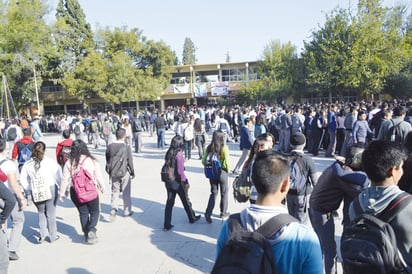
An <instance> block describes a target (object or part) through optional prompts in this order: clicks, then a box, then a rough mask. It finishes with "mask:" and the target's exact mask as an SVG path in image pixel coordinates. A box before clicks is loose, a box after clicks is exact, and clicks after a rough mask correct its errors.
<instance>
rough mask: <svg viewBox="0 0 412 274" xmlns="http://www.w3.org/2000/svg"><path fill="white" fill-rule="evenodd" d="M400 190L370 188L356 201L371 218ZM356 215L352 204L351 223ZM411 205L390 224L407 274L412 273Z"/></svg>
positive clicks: (382, 187)
mask: <svg viewBox="0 0 412 274" xmlns="http://www.w3.org/2000/svg"><path fill="white" fill-rule="evenodd" d="M401 192H403V191H402V190H400V189H399V187H398V186H395V185H393V186H371V187H368V188H367V189H365V190H364V191H363V192H362V193H361V194H359V196H358V197H357V199H358V200H359V203H360V206H361V209H362V211H363V212H364V213H367V214H371V215H373V216H376V215H378V214H379V213H380V212H382V211H383V210H384V209H385V208H386V207H387V206H388V205H389V203H390V202H391V201H392V200H393V199H394V198H395V197H396V196H398V195H399V194H400V193H401ZM355 217H356V214H355V210H354V209H353V203H352V204H351V205H350V207H349V218H350V220H351V221H352V220H353V219H355ZM411 219H412V205H409V206H407V207H406V208H404V209H403V210H402V211H400V212H399V213H398V215H397V216H396V217H395V218H394V219H393V220H392V221H391V222H390V225H391V226H392V228H393V230H394V232H395V235H396V242H397V245H398V249H399V251H400V252H401V254H402V256H403V259H404V260H405V262H406V264H407V267H408V273H411V271H412V226H411Z"/></svg>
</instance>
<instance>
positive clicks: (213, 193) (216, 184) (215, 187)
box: [205, 170, 229, 216]
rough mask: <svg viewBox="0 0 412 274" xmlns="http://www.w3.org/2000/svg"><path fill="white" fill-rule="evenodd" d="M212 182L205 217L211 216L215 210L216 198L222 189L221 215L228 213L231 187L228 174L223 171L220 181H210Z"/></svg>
mask: <svg viewBox="0 0 412 274" xmlns="http://www.w3.org/2000/svg"><path fill="white" fill-rule="evenodd" d="M209 182H210V196H209V201H208V203H207V207H206V212H205V215H208V216H211V215H212V213H213V209H214V208H215V203H216V198H217V195H218V192H219V188H220V214H225V213H227V212H228V211H227V208H228V204H229V192H228V190H229V185H228V174H227V172H226V171H225V170H222V173H221V174H220V178H219V179H218V180H209Z"/></svg>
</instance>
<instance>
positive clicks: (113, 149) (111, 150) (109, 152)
mask: <svg viewBox="0 0 412 274" xmlns="http://www.w3.org/2000/svg"><path fill="white" fill-rule="evenodd" d="M123 146H126V154H125V155H123V157H125V159H126V160H127V171H128V172H129V174H130V175H131V176H134V167H133V156H132V151H131V150H130V147H128V146H127V145H126V144H125V143H124V141H115V142H113V143H111V144H110V145H109V146H108V147H107V149H106V166H107V165H108V164H109V163H110V162H111V160H112V158H113V157H114V156H115V155H116V153H117V152H118V151H119V150H120V149H121V148H122V147H123Z"/></svg>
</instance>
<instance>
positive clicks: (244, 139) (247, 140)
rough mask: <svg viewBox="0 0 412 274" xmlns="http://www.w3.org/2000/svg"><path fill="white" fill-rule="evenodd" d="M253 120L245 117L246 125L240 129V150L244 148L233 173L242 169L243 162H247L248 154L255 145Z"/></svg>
mask: <svg viewBox="0 0 412 274" xmlns="http://www.w3.org/2000/svg"><path fill="white" fill-rule="evenodd" d="M251 126H252V122H251V121H250V119H249V118H245V120H244V125H243V126H242V128H241V129H240V144H239V146H240V150H242V155H241V156H240V158H239V160H238V161H237V163H236V166H235V168H234V169H233V171H232V173H234V174H236V173H238V170H240V169H241V167H242V165H243V163H244V162H245V160H246V158H247V156H248V155H249V152H250V149H251V148H252V145H253V135H252V131H251Z"/></svg>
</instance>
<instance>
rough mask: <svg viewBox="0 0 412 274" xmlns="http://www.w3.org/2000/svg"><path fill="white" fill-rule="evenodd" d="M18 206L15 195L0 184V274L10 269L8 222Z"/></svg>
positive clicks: (5, 273) (4, 273)
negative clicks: (16, 205)
mask: <svg viewBox="0 0 412 274" xmlns="http://www.w3.org/2000/svg"><path fill="white" fill-rule="evenodd" d="M15 204H16V198H15V197H14V195H13V193H12V192H11V191H10V190H9V189H8V188H7V187H6V185H5V184H3V183H2V182H0V205H1V207H0V208H1V211H0V274H7V273H8V267H9V256H8V253H9V252H8V248H7V233H6V230H7V226H6V221H7V219H8V218H9V217H10V214H11V212H12V211H13V208H14V206H15Z"/></svg>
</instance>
